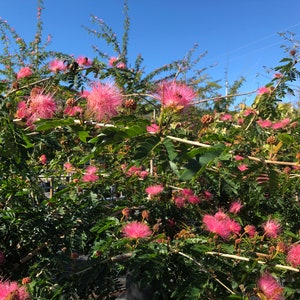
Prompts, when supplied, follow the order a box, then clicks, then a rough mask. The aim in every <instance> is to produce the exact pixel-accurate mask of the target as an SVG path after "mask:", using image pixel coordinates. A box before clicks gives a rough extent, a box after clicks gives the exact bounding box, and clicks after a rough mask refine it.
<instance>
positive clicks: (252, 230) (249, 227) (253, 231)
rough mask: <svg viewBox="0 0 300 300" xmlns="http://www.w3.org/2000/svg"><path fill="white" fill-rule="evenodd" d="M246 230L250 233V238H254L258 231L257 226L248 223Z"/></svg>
mask: <svg viewBox="0 0 300 300" xmlns="http://www.w3.org/2000/svg"><path fill="white" fill-rule="evenodd" d="M244 231H245V232H246V233H247V234H248V235H249V237H250V238H253V237H254V236H255V235H256V233H257V231H256V228H255V226H253V225H246V226H245V227H244Z"/></svg>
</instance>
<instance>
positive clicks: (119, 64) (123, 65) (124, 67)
mask: <svg viewBox="0 0 300 300" xmlns="http://www.w3.org/2000/svg"><path fill="white" fill-rule="evenodd" d="M116 67H117V68H118V69H126V64H125V63H124V62H122V61H121V62H119V63H117V66H116Z"/></svg>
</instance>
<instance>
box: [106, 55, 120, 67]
mask: <svg viewBox="0 0 300 300" xmlns="http://www.w3.org/2000/svg"><path fill="white" fill-rule="evenodd" d="M117 61H118V58H117V57H114V56H112V57H111V58H110V59H109V60H108V64H109V65H110V66H111V67H114V66H115V64H116V62H117Z"/></svg>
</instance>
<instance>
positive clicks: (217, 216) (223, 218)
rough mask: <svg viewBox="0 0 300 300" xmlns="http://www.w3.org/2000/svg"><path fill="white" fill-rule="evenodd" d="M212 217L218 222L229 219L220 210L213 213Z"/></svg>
mask: <svg viewBox="0 0 300 300" xmlns="http://www.w3.org/2000/svg"><path fill="white" fill-rule="evenodd" d="M214 217H215V218H216V219H217V220H219V221H223V220H227V219H228V218H229V217H228V215H226V214H225V213H224V211H222V210H221V209H220V210H218V211H217V212H216V213H215V215H214Z"/></svg>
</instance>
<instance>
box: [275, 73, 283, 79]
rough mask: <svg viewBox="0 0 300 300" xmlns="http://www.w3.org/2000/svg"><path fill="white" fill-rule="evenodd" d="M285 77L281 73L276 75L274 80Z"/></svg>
mask: <svg viewBox="0 0 300 300" xmlns="http://www.w3.org/2000/svg"><path fill="white" fill-rule="evenodd" d="M282 77H283V75H282V74H281V73H275V74H274V78H282Z"/></svg>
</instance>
